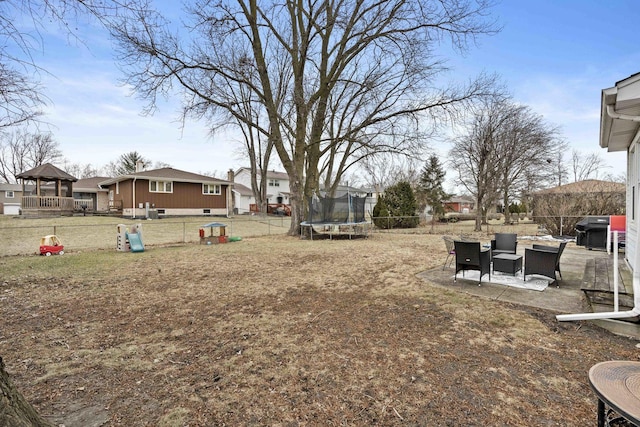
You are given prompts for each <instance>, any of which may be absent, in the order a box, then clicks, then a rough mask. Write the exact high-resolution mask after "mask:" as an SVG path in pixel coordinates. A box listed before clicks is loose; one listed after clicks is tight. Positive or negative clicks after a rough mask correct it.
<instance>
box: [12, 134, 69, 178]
mask: <svg viewBox="0 0 640 427" xmlns="http://www.w3.org/2000/svg"><path fill="white" fill-rule="evenodd" d="M0 138H2V139H0V178H1V179H2V180H3V181H4V182H7V183H16V182H18V181H17V179H16V175H18V174H20V173H21V172H24V171H27V170H29V169H33V168H35V167H37V166H40V165H43V164H45V163H56V162H57V161H59V160H60V159H61V158H62V153H61V151H60V149H59V144H58V143H57V142H56V141H54V139H53V137H52V135H51V134H50V133H36V134H33V133H29V132H28V131H26V130H24V129H23V130H17V131H14V132H11V133H6V134H0Z"/></svg>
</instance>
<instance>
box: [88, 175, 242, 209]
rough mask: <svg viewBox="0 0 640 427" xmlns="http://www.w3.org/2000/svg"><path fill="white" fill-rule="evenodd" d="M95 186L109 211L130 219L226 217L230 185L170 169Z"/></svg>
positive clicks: (216, 179) (229, 205) (204, 176)
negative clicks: (198, 216) (105, 201)
mask: <svg viewBox="0 0 640 427" xmlns="http://www.w3.org/2000/svg"><path fill="white" fill-rule="evenodd" d="M98 185H99V186H100V187H101V188H103V189H105V190H106V191H107V197H108V205H109V210H110V211H111V212H112V213H119V214H121V215H122V216H125V217H131V218H150V217H151V218H152V217H155V216H156V215H157V216H158V217H165V216H192V215H212V216H228V215H229V214H230V213H231V209H232V205H231V203H230V200H231V189H232V187H233V183H232V182H229V181H225V180H222V179H218V178H213V177H210V176H206V175H199V174H195V173H191V172H186V171H182V170H179V169H173V168H160V169H153V170H139V171H137V172H135V173H132V174H127V175H121V176H119V177H117V178H109V179H106V180H104V181H102V182H99V183H98Z"/></svg>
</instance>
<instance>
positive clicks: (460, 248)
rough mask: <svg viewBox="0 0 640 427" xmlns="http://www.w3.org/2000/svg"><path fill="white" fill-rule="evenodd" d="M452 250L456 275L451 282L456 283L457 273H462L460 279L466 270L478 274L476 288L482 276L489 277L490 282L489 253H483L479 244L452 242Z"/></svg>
mask: <svg viewBox="0 0 640 427" xmlns="http://www.w3.org/2000/svg"><path fill="white" fill-rule="evenodd" d="M453 243H454V250H455V251H456V273H455V275H454V276H453V281H454V282H455V281H457V279H458V272H459V271H462V277H464V272H465V271H467V270H476V271H479V272H480V279H478V286H480V284H481V283H482V276H484V275H485V274H488V275H489V281H491V252H489V251H488V250H486V251H483V250H482V247H481V245H480V242H461V241H458V240H456V241H454V242H453Z"/></svg>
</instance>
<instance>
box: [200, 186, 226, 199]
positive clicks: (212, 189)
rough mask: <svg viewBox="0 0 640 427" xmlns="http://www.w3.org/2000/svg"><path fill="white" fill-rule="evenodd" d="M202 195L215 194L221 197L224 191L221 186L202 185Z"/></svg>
mask: <svg viewBox="0 0 640 427" xmlns="http://www.w3.org/2000/svg"><path fill="white" fill-rule="evenodd" d="M202 194H213V195H216V196H219V195H220V194H222V189H221V188H220V185H219V184H202Z"/></svg>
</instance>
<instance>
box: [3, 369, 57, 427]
mask: <svg viewBox="0 0 640 427" xmlns="http://www.w3.org/2000/svg"><path fill="white" fill-rule="evenodd" d="M0 425H2V426H11V427H54V425H53V424H51V423H50V422H48V421H46V420H45V419H44V418H42V417H41V416H40V415H38V413H37V412H36V410H35V409H34V408H33V406H31V405H30V404H29V402H27V401H26V400H25V398H24V397H23V396H22V394H20V392H19V391H18V390H17V389H16V387H15V386H14V385H13V383H12V382H11V380H10V379H9V374H7V371H5V370H4V362H3V361H2V358H1V357H0Z"/></svg>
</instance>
